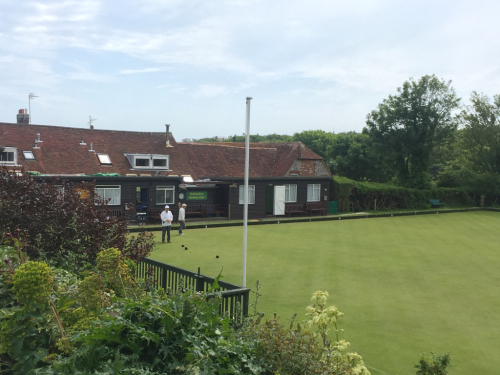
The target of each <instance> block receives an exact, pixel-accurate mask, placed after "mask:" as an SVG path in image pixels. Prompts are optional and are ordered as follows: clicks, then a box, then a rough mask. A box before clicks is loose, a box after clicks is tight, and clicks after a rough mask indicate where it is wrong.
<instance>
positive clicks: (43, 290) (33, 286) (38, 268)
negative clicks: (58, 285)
mask: <svg viewBox="0 0 500 375" xmlns="http://www.w3.org/2000/svg"><path fill="white" fill-rule="evenodd" d="M53 281H54V274H53V273H52V270H51V269H50V267H49V266H47V265H46V264H45V263H41V262H27V263H24V264H22V265H21V266H20V267H19V268H18V269H17V270H16V273H15V274H14V277H13V282H14V286H13V291H14V294H15V296H16V299H17V301H18V302H19V303H21V304H23V305H26V306H32V305H34V304H46V303H47V301H48V298H49V296H50V294H51V293H52V290H53V285H52V283H53Z"/></svg>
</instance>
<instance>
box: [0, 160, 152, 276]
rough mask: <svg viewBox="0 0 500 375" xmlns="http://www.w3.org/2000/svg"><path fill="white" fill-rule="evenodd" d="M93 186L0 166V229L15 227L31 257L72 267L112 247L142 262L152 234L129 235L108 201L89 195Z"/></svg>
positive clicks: (89, 260) (148, 251) (148, 248)
mask: <svg viewBox="0 0 500 375" xmlns="http://www.w3.org/2000/svg"><path fill="white" fill-rule="evenodd" d="M56 184H57V185H56ZM94 187H95V186H94V184H93V183H80V184H74V185H71V184H69V183H68V182H65V181H56V180H53V181H51V182H50V183H46V182H42V181H37V180H35V178H33V177H31V176H29V175H22V176H19V175H17V174H15V173H12V172H9V171H7V170H6V169H0V233H5V232H6V231H7V228H10V229H11V230H13V231H14V230H16V229H19V230H20V231H21V233H23V234H24V235H26V238H27V240H28V242H27V246H26V252H27V253H28V255H29V256H30V257H31V258H32V259H37V258H43V259H46V260H48V261H50V262H52V263H54V264H56V265H63V264H64V266H66V267H70V268H72V267H81V266H83V265H84V264H85V263H86V262H91V263H92V262H94V261H95V258H96V256H97V253H98V252H100V251H101V250H103V249H107V248H110V247H114V248H117V249H119V250H120V251H123V252H124V254H125V255H126V256H127V257H129V258H130V259H133V260H134V261H136V262H138V261H140V260H141V259H143V258H144V257H145V256H147V255H148V254H149V253H150V252H151V251H152V249H153V244H154V242H153V236H152V235H151V234H147V233H140V234H139V235H138V236H137V237H135V238H134V237H132V238H129V239H127V234H128V230H127V225H126V222H125V220H124V219H121V218H112V217H109V211H108V207H107V204H106V203H107V202H105V201H103V200H101V199H100V198H99V197H98V196H95V195H94V194H93V192H94ZM82 192H85V193H86V194H84V195H82ZM84 196H87V198H86V199H82V198H83V197H84Z"/></svg>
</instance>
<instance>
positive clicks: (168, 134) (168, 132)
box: [165, 124, 173, 147]
mask: <svg viewBox="0 0 500 375" xmlns="http://www.w3.org/2000/svg"><path fill="white" fill-rule="evenodd" d="M165 127H166V128H167V142H166V143H165V147H173V146H172V145H171V144H170V125H169V124H165Z"/></svg>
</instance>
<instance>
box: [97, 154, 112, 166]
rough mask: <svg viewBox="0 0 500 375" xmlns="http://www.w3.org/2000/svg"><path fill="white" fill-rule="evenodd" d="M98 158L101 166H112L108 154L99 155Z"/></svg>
mask: <svg viewBox="0 0 500 375" xmlns="http://www.w3.org/2000/svg"><path fill="white" fill-rule="evenodd" d="M97 157H98V158H99V162H100V163H101V164H111V159H110V158H109V155H108V154H97Z"/></svg>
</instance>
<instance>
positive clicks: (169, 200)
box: [165, 189, 174, 203]
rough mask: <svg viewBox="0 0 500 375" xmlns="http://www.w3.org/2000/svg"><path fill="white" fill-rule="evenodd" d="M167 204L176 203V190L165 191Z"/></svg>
mask: <svg viewBox="0 0 500 375" xmlns="http://www.w3.org/2000/svg"><path fill="white" fill-rule="evenodd" d="M165 203H174V190H173V189H172V190H165Z"/></svg>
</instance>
